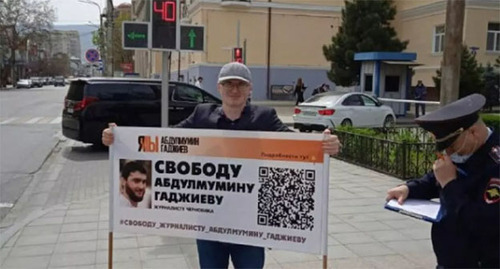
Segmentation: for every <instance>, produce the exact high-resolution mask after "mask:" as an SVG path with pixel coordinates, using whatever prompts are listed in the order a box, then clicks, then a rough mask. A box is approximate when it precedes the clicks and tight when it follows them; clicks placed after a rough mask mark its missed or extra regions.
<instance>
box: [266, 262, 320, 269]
mask: <svg viewBox="0 0 500 269" xmlns="http://www.w3.org/2000/svg"><path fill="white" fill-rule="evenodd" d="M280 265H281V267H282V268H287V269H288V268H290V269H304V268H322V266H323V261H307V262H284V263H280ZM266 268H267V267H266Z"/></svg>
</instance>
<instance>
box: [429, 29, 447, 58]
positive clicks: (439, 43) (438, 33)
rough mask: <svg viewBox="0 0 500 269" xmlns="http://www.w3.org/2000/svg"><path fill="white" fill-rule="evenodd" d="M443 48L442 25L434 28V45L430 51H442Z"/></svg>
mask: <svg viewBox="0 0 500 269" xmlns="http://www.w3.org/2000/svg"><path fill="white" fill-rule="evenodd" d="M443 49H444V25H439V26H436V27H435V28H434V46H433V47H432V52H435V53H436V52H443Z"/></svg>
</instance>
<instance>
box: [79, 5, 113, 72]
mask: <svg viewBox="0 0 500 269" xmlns="http://www.w3.org/2000/svg"><path fill="white" fill-rule="evenodd" d="M78 2H80V3H84V4H90V5H94V6H96V7H97V8H98V9H99V52H100V54H101V59H102V61H103V62H105V55H106V53H105V46H104V33H103V28H102V13H101V6H100V5H99V4H98V3H96V2H94V1H91V0H78ZM104 70H106V69H103V71H104Z"/></svg>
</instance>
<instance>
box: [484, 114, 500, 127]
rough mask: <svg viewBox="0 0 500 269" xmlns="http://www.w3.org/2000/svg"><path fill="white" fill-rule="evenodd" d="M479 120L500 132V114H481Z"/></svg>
mask: <svg viewBox="0 0 500 269" xmlns="http://www.w3.org/2000/svg"><path fill="white" fill-rule="evenodd" d="M481 118H482V119H483V121H484V123H486V125H488V126H489V127H493V128H494V129H495V130H496V131H498V130H500V114H481Z"/></svg>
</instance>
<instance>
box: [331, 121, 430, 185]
mask: <svg viewBox="0 0 500 269" xmlns="http://www.w3.org/2000/svg"><path fill="white" fill-rule="evenodd" d="M334 133H335V134H336V135H337V136H338V137H339V139H340V141H341V143H342V145H343V147H342V150H341V152H340V153H339V154H338V156H337V158H339V159H341V160H344V161H347V162H351V163H355V164H357V165H361V166H364V167H367V168H370V169H373V170H376V171H379V172H383V173H386V174H390V175H393V176H396V177H398V178H401V179H410V178H417V177H421V176H422V175H424V174H425V173H426V172H428V171H429V170H430V169H431V168H432V163H433V162H434V160H435V159H436V156H435V143H434V142H433V141H432V138H431V137H430V136H429V135H428V134H427V132H425V131H424V130H423V129H421V128H418V127H407V128H399V127H397V128H389V129H380V130H376V131H373V132H372V133H371V134H370V135H367V134H363V133H366V132H361V133H359V132H357V131H356V129H351V130H335V131H334Z"/></svg>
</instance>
